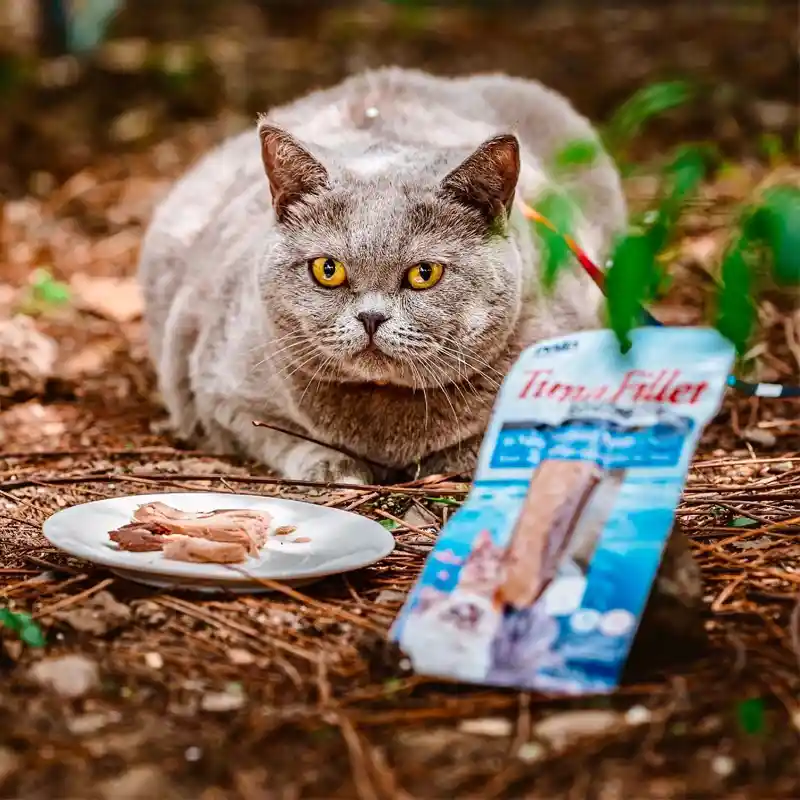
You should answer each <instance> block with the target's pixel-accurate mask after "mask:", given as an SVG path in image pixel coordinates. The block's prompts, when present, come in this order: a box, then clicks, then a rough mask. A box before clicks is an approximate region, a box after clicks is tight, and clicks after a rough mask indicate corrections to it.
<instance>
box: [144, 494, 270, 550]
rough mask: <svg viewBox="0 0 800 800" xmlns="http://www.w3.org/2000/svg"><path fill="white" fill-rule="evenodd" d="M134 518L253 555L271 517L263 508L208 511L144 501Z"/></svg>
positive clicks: (264, 537)
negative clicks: (233, 545) (239, 546)
mask: <svg viewBox="0 0 800 800" xmlns="http://www.w3.org/2000/svg"><path fill="white" fill-rule="evenodd" d="M133 518H134V520H135V521H136V522H142V523H144V524H146V525H150V524H153V523H155V524H157V525H162V526H164V527H165V528H168V529H169V532H170V533H171V534H178V535H181V536H192V537H197V538H200V539H210V540H212V541H215V542H229V543H232V544H239V545H241V546H242V547H244V548H245V549H246V550H247V552H248V553H250V555H256V554H257V553H258V550H259V548H261V547H263V546H264V544H265V543H266V541H267V534H268V533H269V526H270V523H271V522H272V517H271V515H270V514H268V513H267V512H265V511H251V510H248V509H221V510H219V511H208V512H201V513H198V512H191V511H189V512H183V511H178V510H176V509H174V508H170V507H169V506H168V505H165V504H164V503H159V502H154V503H146V504H145V505H143V506H140V507H139V508H138V509H136V512H135V513H134V515H133Z"/></svg>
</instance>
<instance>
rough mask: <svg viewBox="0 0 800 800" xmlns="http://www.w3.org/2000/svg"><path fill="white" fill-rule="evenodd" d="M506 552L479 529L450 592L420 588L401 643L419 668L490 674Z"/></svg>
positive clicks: (475, 676)
mask: <svg viewBox="0 0 800 800" xmlns="http://www.w3.org/2000/svg"><path fill="white" fill-rule="evenodd" d="M504 553H505V548H504V547H501V546H499V545H496V544H494V542H493V541H492V536H491V534H490V533H489V532H488V531H481V532H480V533H478V535H477V536H476V537H475V542H474V544H473V546H472V551H471V552H470V554H469V556H467V558H466V559H465V561H464V564H463V566H462V567H461V571H460V572H459V575H458V581H457V583H456V585H455V586H454V587H453V590H452V591H451V592H449V593H445V592H436V591H435V590H434V591H430V590H429V591H424V590H425V589H426V588H428V589H430V587H422V589H421V590H420V596H419V600H418V601H417V602H416V603H415V604H414V605H413V606H412V607H411V611H410V613H409V615H408V617H407V618H406V621H405V624H404V626H403V630H402V633H401V636H400V642H399V644H400V647H401V648H402V649H403V651H404V652H405V653H406V655H408V657H409V658H410V659H411V660H412V663H413V664H414V668H415V669H416V670H418V671H420V672H427V673H428V674H434V675H443V676H447V675H452V676H454V677H458V678H460V679H462V680H476V681H479V680H482V679H483V678H485V677H486V675H487V674H488V672H489V669H490V667H491V659H492V641H493V640H494V637H495V635H496V632H497V629H498V626H499V625H500V622H501V619H502V608H501V606H500V604H499V603H498V601H497V600H496V594H497V587H498V586H499V584H500V583H501V581H502V579H503V557H504ZM420 601H421V602H420Z"/></svg>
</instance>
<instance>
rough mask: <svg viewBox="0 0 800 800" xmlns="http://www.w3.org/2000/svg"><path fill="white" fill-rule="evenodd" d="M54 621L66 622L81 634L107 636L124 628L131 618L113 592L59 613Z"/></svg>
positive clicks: (129, 612) (99, 594) (99, 593)
mask: <svg viewBox="0 0 800 800" xmlns="http://www.w3.org/2000/svg"><path fill="white" fill-rule="evenodd" d="M52 616H53V619H57V620H59V621H61V622H65V623H66V624H67V625H69V626H70V627H71V628H73V629H74V630H76V631H80V632H81V633H90V634H92V635H93V636H105V635H106V634H107V633H110V632H111V631H113V630H116V629H117V628H120V627H122V626H123V625H124V624H125V623H126V622H128V621H129V620H130V618H131V610H130V609H129V608H128V606H126V605H123V604H122V603H120V602H118V601H117V600H116V599H115V598H114V595H112V594H111V592H106V591H103V592H98V593H97V594H96V595H94V596H93V597H91V598H90V599H89V600H87V601H86V603H84V604H83V605H82V606H79V607H77V608H69V609H65V610H64V611H57V612H56V613H54V614H53V615H52Z"/></svg>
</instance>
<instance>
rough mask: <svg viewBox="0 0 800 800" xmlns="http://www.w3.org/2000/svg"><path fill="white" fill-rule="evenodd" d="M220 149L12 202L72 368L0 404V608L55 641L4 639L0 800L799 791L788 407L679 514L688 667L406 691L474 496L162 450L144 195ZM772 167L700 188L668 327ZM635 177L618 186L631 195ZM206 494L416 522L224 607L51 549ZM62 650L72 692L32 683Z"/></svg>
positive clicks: (769, 371)
mask: <svg viewBox="0 0 800 800" xmlns="http://www.w3.org/2000/svg"><path fill="white" fill-rule="evenodd" d="M208 143H209V136H208V133H207V131H205V129H203V128H202V127H196V128H192V129H189V130H187V131H185V132H183V133H182V134H180V135H179V136H177V137H176V138H174V139H170V140H168V141H165V142H163V143H162V144H160V145H158V146H157V147H155V148H153V149H152V150H150V151H148V152H146V153H139V154H137V155H131V156H128V157H115V158H113V159H111V158H109V159H106V160H101V161H100V162H99V163H98V164H97V165H96V166H95V167H93V168H92V169H91V170H87V171H85V172H83V173H81V174H79V175H76V176H75V177H74V178H73V179H71V180H70V181H69V182H67V183H66V184H65V185H63V186H61V187H58V188H57V189H56V190H55V191H49V188H50V187H47V186H43V187H42V192H41V196H36V195H35V194H33V195H31V196H30V197H28V198H26V199H24V200H19V201H14V202H13V203H7V204H6V205H5V207H4V209H3V212H4V214H3V222H2V225H3V229H2V232H1V233H0V278H2V284H0V319H1V318H3V317H6V316H8V315H9V314H10V312H11V310H12V309H14V308H19V307H20V305H21V306H22V307H23V308H24V309H25V310H26V311H28V312H30V314H31V315H32V316H31V319H33V322H34V325H35V328H36V329H37V330H38V331H39V332H41V333H43V334H45V335H47V336H50V337H52V339H53V340H54V341H55V342H56V345H57V358H56V359H55V362H54V363H52V364H51V365H50V366H51V369H50V374H43V376H42V379H41V381H40V382H39V385H38V386H32V387H31V386H17V387H16V389H15V392H14V395H13V396H12V397H6V398H4V399H3V405H2V410H1V411H0V595H2V597H3V598H4V602H7V603H9V604H12V605H13V608H15V609H17V610H26V611H29V612H31V613H32V614H33V616H34V618H35V619H36V620H37V621H38V623H39V624H40V625H41V627H42V629H43V630H44V632H45V633H46V635H47V645H46V647H45V648H44V649H38V648H32V647H27V646H23V645H22V644H21V643H20V642H19V641H17V640H15V638H14V637H13V636H12V635H9V634H5V635H3V638H2V639H1V640H0V654H1V655H2V658H0V670H2V682H0V731H2V734H0V796H2V797H9V798H24V800H39V799H41V800H62V799H64V800H66V799H67V798H70V799H73V800H91V799H92V798H108V799H109V800H110V799H111V798H114V800H117V799H118V798H160V799H163V800H168V799H169V798H192V800H200V799H202V800H217V798H219V799H220V800H222V799H223V798H224V799H225V800H229V799H230V800H233V799H234V798H241V799H242V800H260V799H261V798H263V799H264V800H272V799H273V798H275V800H279V799H280V800H284V799H285V800H289V799H290V798H315V799H317V800H329V799H330V800H333V798H347V799H348V800H349V799H350V798H359V800H392V799H394V798H399V799H402V798H436V799H438V798H453V797H463V798H487V799H488V798H521V797H529V798H542V799H545V798H548V799H549V798H555V797H564V798H572V799H574V800H588V799H589V798H603V799H604V800H605V799H606V798H623V797H629V798H692V800H699V799H700V798H712V797H714V798H719V797H725V798H756V797H757V798H764V799H766V798H787V799H788V798H797V797H800V759H798V757H797V754H798V752H800V750H799V749H798V748H799V747H800V611H798V609H800V606H798V593H797V584H798V582H800V577H798V576H800V549H798V547H797V545H796V544H794V537H795V536H797V534H798V533H799V532H800V415H798V413H797V403H796V402H795V403H794V405H792V404H790V403H789V402H775V401H769V400H762V401H758V400H749V399H746V398H738V397H729V398H728V399H727V400H726V403H725V407H724V409H723V411H722V413H721V414H720V415H719V417H718V419H717V420H716V421H715V422H714V424H712V425H711V426H710V427H709V428H708V430H707V432H706V434H705V435H704V437H703V440H702V444H701V446H700V449H699V451H698V456H697V459H696V461H695V463H694V465H693V467H692V470H691V473H690V476H689V480H688V483H687V487H686V492H685V494H684V498H683V501H682V504H681V506H680V509H679V512H678V514H679V519H680V521H681V523H682V524H683V526H684V528H685V530H686V531H687V533H688V534H689V535H690V538H691V542H692V548H693V552H694V554H695V556H696V557H697V559H698V561H699V562H700V564H701V566H702V569H703V575H704V578H705V582H706V583H705V586H706V608H705V628H706V630H707V632H708V642H707V645H706V647H705V648H704V651H703V652H702V653H700V654H699V655H698V656H697V657H695V658H693V659H692V660H691V661H689V662H687V663H683V664H681V665H680V666H675V665H669V664H668V663H667V662H666V660H663V661H662V663H663V664H664V666H662V667H660V668H659V669H660V671H653V672H648V673H647V674H641V675H633V676H631V677H630V680H629V681H628V683H626V685H625V686H624V687H623V688H622V690H620V691H619V692H618V693H616V694H615V695H614V696H613V697H610V698H597V699H588V700H587V699H583V700H578V701H576V700H572V701H566V700H556V699H551V698H547V697H543V696H540V695H536V694H529V693H520V692H514V691H495V690H491V691H490V690H487V689H484V688H480V687H469V686H461V685H459V686H454V685H445V684H443V683H441V682H438V683H437V682H435V681H432V680H427V679H425V678H421V677H417V676H415V675H412V674H410V673H409V672H408V670H407V665H406V663H405V662H404V661H403V660H402V659H400V658H399V657H398V655H397V653H396V652H395V651H393V650H392V649H391V648H390V647H388V646H387V645H386V644H385V633H386V631H387V630H388V627H389V625H390V624H391V621H392V619H393V617H394V615H395V614H396V612H397V610H398V609H399V607H400V605H401V603H402V600H403V597H404V596H405V594H406V593H407V591H408V590H409V588H410V586H411V585H412V583H413V581H414V579H415V577H416V576H417V575H418V573H419V571H420V568H421V567H422V564H423V561H424V559H425V555H426V553H427V552H428V551H429V550H430V547H431V541H432V539H433V537H434V536H435V533H436V531H438V529H439V527H440V525H441V524H442V523H443V521H444V520H445V519H446V517H447V514H448V513H451V512H452V511H453V509H454V507H455V506H456V505H457V503H458V499H459V498H461V497H463V490H464V488H465V485H464V484H463V483H453V482H452V480H451V481H445V479H442V482H440V483H439V484H438V485H437V484H433V485H432V484H428V485H426V486H418V487H416V488H415V487H411V488H408V486H406V487H405V488H397V487H386V488H385V489H381V490H380V491H376V490H374V489H358V488H353V489H343V490H337V489H326V488H324V487H305V488H304V487H300V486H293V485H290V484H287V483H281V482H278V481H275V480H273V479H271V478H270V477H269V476H268V474H267V473H266V472H264V471H263V470H262V469H259V468H258V467H257V466H255V465H253V464H247V463H243V462H240V461H236V460H234V459H226V458H217V457H208V456H205V455H203V454H201V453H197V452H192V451H188V450H185V449H180V448H179V447H177V446H176V444H175V443H174V442H171V441H169V440H167V439H166V438H165V436H164V434H163V433H160V432H159V431H160V430H161V428H160V423H161V421H162V420H163V416H164V414H163V411H162V409H161V407H160V405H159V401H158V398H157V395H156V393H155V389H154V381H153V375H152V371H151V369H150V367H149V365H148V362H147V355H146V348H145V344H144V339H143V331H142V325H141V320H140V312H141V303H140V299H139V297H138V294H137V291H136V288H135V285H134V284H133V282H132V276H133V272H134V266H135V258H136V251H137V247H138V242H139V238H140V235H141V231H142V229H143V226H144V224H145V222H146V220H147V218H148V215H149V213H150V211H151V209H152V206H153V203H154V202H155V201H156V200H157V199H158V198H159V197H160V196H161V194H162V193H163V191H164V190H165V189H166V188H167V187H168V186H169V183H170V181H171V180H172V179H173V178H174V177H175V176H176V175H178V174H179V173H180V172H181V171H182V170H183V169H184V168H185V166H186V165H187V164H188V163H189V162H190V161H191V160H192V159H193V158H194V157H195V156H196V155H197V154H198V153H199V152H201V151H202V150H203V149H205V148H206V147H207V146H208ZM767 172H768V171H767V170H765V169H764V168H762V167H759V166H757V165H744V166H742V167H741V168H739V169H737V170H735V171H734V172H733V173H731V174H729V175H727V176H726V177H724V178H721V179H720V180H718V181H717V182H715V183H714V184H713V185H708V186H706V187H705V188H704V190H703V193H702V196H701V199H700V201H699V202H698V203H697V204H696V208H695V210H694V211H693V213H692V215H690V219H689V220H688V222H687V225H686V229H685V231H684V236H683V238H682V239H681V240H680V242H678V244H677V245H676V247H675V252H674V254H673V257H672V258H673V263H674V264H675V274H676V278H677V280H676V282H675V286H674V288H673V291H672V292H671V293H670V295H669V297H668V298H667V299H666V300H665V302H664V303H663V304H662V307H661V309H660V313H661V316H662V317H663V319H664V320H665V321H667V322H671V323H675V324H685V323H690V322H692V321H694V320H696V319H698V310H699V309H700V307H701V306H702V304H703V303H704V302H705V299H706V298H707V296H708V290H709V287H710V286H711V279H710V278H709V275H708V271H707V269H708V266H709V264H711V263H712V262H713V260H714V257H715V254H718V253H719V250H720V248H721V247H722V245H723V243H724V237H725V230H726V225H727V224H728V222H729V221H730V208H731V204H732V203H735V202H736V201H737V200H738V199H740V198H741V196H742V192H743V191H746V189H747V188H749V187H750V186H752V185H753V184H755V183H756V182H758V181H760V180H762V179H764V178H769V176H768V175H767ZM647 185H648V182H647V180H646V179H643V180H634V181H631V182H630V190H631V194H632V196H637V193H640V192H645V193H646V191H647ZM35 268H44V269H47V270H48V271H49V273H50V274H51V275H52V276H53V277H52V278H51V277H48V276H43V275H42V273H34V272H33V270H34V269H35ZM58 281H62V282H64V283H66V284H68V285H69V286H70V296H69V298H66V297H64V296H63V292H61V289H60V285H59V283H58ZM761 316H762V324H763V331H764V333H763V336H762V340H761V341H760V342H759V343H758V345H757V353H756V355H757V356H758V358H759V361H760V363H761V366H762V369H763V372H762V377H763V378H764V379H771V380H779V381H791V380H795V381H796V380H797V379H798V377H797V376H798V372H800V315H798V314H794V315H792V314H791V313H787V312H785V311H783V312H782V311H781V310H780V309H778V308H777V306H776V305H774V304H770V303H767V304H765V305H764V306H763V307H762V313H761ZM1 357H2V356H1V355H0V358H1ZM0 366H1V365H0ZM209 488H212V489H214V490H217V491H242V492H253V493H260V494H263V495H269V496H277V495H280V496H282V497H289V498H299V499H303V500H306V501H308V502H312V503H322V504H326V505H330V506H337V507H341V508H349V509H351V510H354V511H356V512H358V513H361V514H366V515H368V516H371V517H372V518H375V519H387V518H388V517H387V516H386V514H387V513H388V514H390V515H391V516H393V517H396V518H399V519H400V520H403V523H404V524H403V525H401V526H398V527H396V528H395V529H394V530H393V535H394V536H395V537H396V540H397V543H398V547H397V548H396V549H395V551H394V552H393V553H392V555H390V556H389V557H388V558H386V559H385V560H383V561H381V562H379V563H377V564H375V565H374V566H372V567H369V568H367V569H364V570H361V571H358V572H355V573H351V574H349V575H346V576H343V577H342V576H340V577H335V578H330V579H327V580H325V581H322V582H320V583H317V584H314V585H312V586H310V587H307V588H305V589H304V590H303V591H302V593H298V592H296V591H286V592H284V593H273V594H264V595H252V596H235V597H234V596H216V597H213V598H211V599H208V598H198V597H197V596H193V595H190V594H182V593H178V592H171V591H158V590H153V589H148V588H144V587H142V586H137V585H134V584H131V583H128V582H126V581H124V580H123V579H121V578H118V577H115V576H114V575H112V574H111V573H109V572H108V571H106V570H105V569H101V568H97V567H95V566H92V565H91V564H88V563H85V562H80V561H77V560H75V559H71V558H69V557H66V556H65V555H64V554H62V553H61V552H59V551H58V550H56V549H54V548H53V547H51V546H49V545H48V543H47V542H46V541H45V540H44V539H43V537H42V533H41V524H42V522H43V521H44V520H45V519H46V518H47V517H48V516H49V515H50V514H52V513H54V512H55V511H57V510H59V509H61V508H64V507H66V506H69V505H73V504H76V503H82V502H86V501H90V500H95V499H97V498H102V497H112V496H119V495H126V494H133V493H143V492H153V491H162V490H164V491H171V490H174V489H180V490H186V489H209ZM443 497H444V498H445V499H444V501H443V500H442V498H443ZM448 498H449V499H448ZM672 649H673V647H672V643H670V642H665V644H664V651H665V652H664V659H666V658H667V654H668V653H669V652H670V651H671V650H672ZM67 656H76V657H77V658H72V659H66V660H65V661H60V662H57V663H56V665H55V668H56V670H57V671H58V672H60V677H61V678H62V681H61V682H60V688H59V687H55V688H54V687H53V686H52V685H49V684H47V681H46V680H43V679H42V671H41V669H39V670H37V669H36V668H35V667H34V665H35V664H36V663H37V662H40V661H41V660H42V659H61V658H63V657H67ZM82 682H83V684H82V685H81V683H82ZM76 687H77V688H76ZM70 689H71V690H72V694H73V695H74V696H68V695H69V694H70ZM544 721H547V723H546V724H543V722H544Z"/></svg>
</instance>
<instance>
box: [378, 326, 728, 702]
mask: <svg viewBox="0 0 800 800" xmlns="http://www.w3.org/2000/svg"><path fill="white" fill-rule="evenodd" d="M632 341H633V347H632V349H631V350H630V351H629V352H628V353H626V354H621V353H620V351H619V347H618V345H617V341H616V339H615V337H614V334H613V333H612V332H611V331H607V330H598V331H588V332H584V333H579V334H575V335H571V336H565V337H561V338H558V339H552V340H549V341H546V342H540V343H538V344H536V345H534V346H532V347H530V348H528V349H527V350H525V351H524V352H523V353H522V354H521V356H520V357H519V359H518V360H517V362H516V363H515V365H514V366H513V368H512V369H511V371H510V372H509V374H508V375H507V377H506V379H505V380H504V382H503V386H502V388H501V390H500V393H499V396H498V399H497V402H496V404H495V409H494V412H493V415H492V419H491V421H490V423H489V427H488V429H487V432H486V435H485V437H484V440H483V444H482V446H481V452H480V455H479V459H478V466H477V470H476V473H475V481H474V484H473V487H472V490H471V492H470V494H469V496H468V497H467V499H466V500H465V502H464V504H463V505H462V506H461V508H460V509H459V510H458V511H457V513H456V514H454V515H453V516H452V517H451V519H450V520H449V521H448V522H447V524H446V525H445V526H444V528H443V529H442V532H441V534H440V536H439V538H438V540H437V543H436V545H435V547H434V549H433V551H432V552H431V554H430V555H429V557H428V559H427V561H426V563H425V566H424V568H423V571H422V574H421V575H420V578H419V580H418V581H417V583H416V585H415V586H414V588H413V590H412V591H411V593H410V595H409V597H408V600H407V602H406V604H405V605H404V606H403V608H402V610H401V612H400V615H399V616H398V618H397V620H396V622H395V624H394V626H393V628H392V630H391V631H390V637H391V638H392V639H393V640H394V641H396V642H397V643H398V645H399V647H400V649H401V650H403V651H404V652H405V653H406V655H407V656H408V657H409V659H410V660H411V662H412V665H413V667H414V669H415V671H416V672H418V673H420V674H424V675H430V676H435V677H442V678H447V679H452V680H461V681H468V682H474V683H481V684H486V685H495V686H509V687H517V688H525V689H538V690H540V691H547V692H553V693H559V694H570V695H579V694H597V693H603V692H610V691H613V690H614V689H615V688H616V687H617V686H618V683H619V679H620V675H621V674H622V670H623V667H624V666H625V662H626V660H627V656H628V653H629V651H630V648H631V645H632V643H633V639H634V636H635V634H636V630H637V628H638V625H639V622H640V619H641V616H642V614H643V612H644V609H645V605H646V603H647V599H648V597H649V595H650V590H651V587H652V584H653V581H654V579H655V577H656V573H657V571H658V567H659V564H660V561H661V557H662V553H663V550H664V546H665V544H666V542H667V539H668V537H669V535H670V531H671V529H672V524H673V520H674V516H675V509H676V506H677V505H678V502H679V500H680V496H681V492H682V490H683V487H684V484H685V481H686V476H687V472H688V469H689V464H690V462H691V459H692V456H693V454H694V452H695V449H696V447H697V444H698V440H699V437H700V434H701V432H702V430H703V428H704V427H705V426H706V425H707V424H708V423H709V422H710V421H711V419H712V418H713V417H714V415H715V414H716V413H717V411H718V410H719V407H720V404H721V402H722V397H723V394H724V391H725V386H726V380H727V376H728V375H729V374H730V371H731V369H732V367H733V364H734V360H735V353H734V349H733V346H732V345H731V344H730V343H729V342H728V340H727V339H725V338H724V337H722V336H721V335H720V334H719V333H718V332H717V331H715V330H712V329H707V328H641V329H638V330H636V331H634V334H633V337H632Z"/></svg>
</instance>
